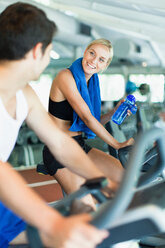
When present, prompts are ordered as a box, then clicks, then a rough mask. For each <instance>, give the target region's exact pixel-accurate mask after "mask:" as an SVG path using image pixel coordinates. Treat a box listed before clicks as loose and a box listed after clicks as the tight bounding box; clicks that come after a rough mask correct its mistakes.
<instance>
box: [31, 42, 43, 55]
mask: <svg viewBox="0 0 165 248" xmlns="http://www.w3.org/2000/svg"><path fill="white" fill-rule="evenodd" d="M42 56H43V52H42V43H41V42H39V43H37V44H36V45H35V47H33V58H34V59H41V58H42Z"/></svg>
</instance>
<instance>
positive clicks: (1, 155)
mask: <svg viewBox="0 0 165 248" xmlns="http://www.w3.org/2000/svg"><path fill="white" fill-rule="evenodd" d="M55 31H56V26H55V24H54V23H53V22H51V21H50V20H48V19H47V17H46V15H45V13H44V12H43V11H42V10H40V9H38V8H36V7H34V6H32V5H30V4H26V3H20V2H18V3H15V4H13V5H10V6H9V7H7V8H6V9H5V10H4V11H3V12H2V13H1V15H0V116H1V117H0V118H1V120H0V247H3V248H5V247H8V243H9V242H10V241H11V240H13V239H14V238H15V237H16V236H17V235H18V234H19V233H21V232H22V231H23V230H25V228H26V222H28V223H30V224H32V225H34V226H35V227H37V228H38V229H39V232H40V236H41V239H42V241H43V243H44V244H45V245H46V246H47V247H56V248H62V247H64V248H69V247H72V248H74V247H76V248H77V247H79V248H81V247H82V248H84V247H95V246H96V245H97V244H98V243H99V242H101V241H102V240H103V239H104V238H105V237H107V232H106V231H99V230H97V229H96V228H94V227H92V226H90V225H89V224H88V222H89V220H90V216H89V215H87V214H83V215H77V216H76V217H68V218H64V217H63V216H61V215H60V214H59V213H58V212H57V211H55V210H53V209H52V208H50V207H49V206H47V204H46V203H45V202H44V201H43V200H42V199H41V198H40V197H39V196H38V195H37V194H36V193H35V192H33V190H32V189H30V188H28V187H27V184H26V182H25V181H24V180H23V178H22V177H21V176H20V175H19V174H18V173H17V172H16V171H15V170H14V169H13V168H12V167H11V165H10V164H9V163H7V162H6V161H7V160H8V158H9V155H10V153H11V151H12V149H13V147H14V145H15V141H16V139H17V135H18V132H19V128H20V126H21V125H22V122H23V121H24V120H25V121H26V123H27V124H28V126H29V127H30V128H31V129H33V130H34V131H35V132H36V134H37V135H38V136H39V138H40V139H41V140H42V141H43V142H44V143H45V144H46V145H47V146H48V147H49V149H50V150H51V152H52V154H53V155H54V156H55V157H56V158H57V159H58V160H59V161H60V162H61V163H63V164H64V165H65V166H66V167H68V168H69V169H70V170H71V171H73V172H75V173H77V174H79V175H80V176H82V177H84V178H86V179H88V178H92V177H100V176H103V174H102V172H100V171H99V170H98V169H97V168H96V167H95V166H94V164H93V163H92V162H91V161H90V160H89V159H88V157H87V156H86V155H85V153H84V152H83V151H82V149H81V148H80V147H79V146H78V145H77V144H76V142H74V141H73V140H72V139H71V138H69V137H68V136H67V135H65V134H64V133H63V132H62V131H60V130H59V129H58V128H57V127H56V126H55V125H54V124H53V122H52V120H51V118H50V117H49V115H48V114H47V112H46V111H45V110H44V108H43V106H42V104H41V103H40V101H39V99H38V98H37V96H36V94H35V93H34V91H33V90H32V88H31V87H30V86H29V85H28V82H29V81H31V80H35V79H37V78H38V77H39V75H40V74H41V72H42V71H43V70H44V69H45V67H46V66H47V65H48V63H49V60H50V56H49V54H50V51H51V49H52V44H51V41H52V38H53V35H54V32H55ZM6 206H7V207H9V208H10V209H11V210H12V211H13V212H14V213H13V212H12V211H10V210H9V209H8V208H6ZM15 214H16V215H18V216H20V217H21V218H19V217H17V216H16V215H15ZM23 220H25V222H24V221H23Z"/></svg>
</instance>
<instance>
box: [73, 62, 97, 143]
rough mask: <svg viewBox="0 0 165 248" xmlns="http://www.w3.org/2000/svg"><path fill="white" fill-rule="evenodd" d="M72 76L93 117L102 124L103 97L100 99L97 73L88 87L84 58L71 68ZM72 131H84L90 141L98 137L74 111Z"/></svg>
mask: <svg viewBox="0 0 165 248" xmlns="http://www.w3.org/2000/svg"><path fill="white" fill-rule="evenodd" d="M69 70H70V71H71V72H72V75H73V77H74V79H75V82H76V85H77V88H78V91H79V92H80V94H81V96H82V98H83V99H84V101H85V102H86V104H87V105H88V107H89V109H90V111H91V113H92V115H93V116H94V117H95V118H96V119H97V120H98V121H99V122H100V115H101V97H100V86H99V78H98V75H97V73H95V74H93V75H92V77H91V78H90V80H89V84H88V87H87V82H86V78H85V74H84V70H83V67H82V58H79V59H77V60H76V61H74V62H73V64H72V65H71V66H70V67H69ZM69 130H70V131H73V132H75V131H82V132H84V133H85V135H86V137H87V138H88V139H92V138H94V137H95V136H96V134H95V133H93V132H92V130H90V129H89V128H88V127H87V126H86V125H85V123H84V122H83V121H82V120H81V118H80V117H79V116H78V115H77V113H76V112H75V111H74V110H73V124H72V126H71V127H70V129H69Z"/></svg>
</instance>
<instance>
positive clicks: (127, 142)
mask: <svg viewBox="0 0 165 248" xmlns="http://www.w3.org/2000/svg"><path fill="white" fill-rule="evenodd" d="M134 142H135V140H134V139H133V138H130V139H128V140H126V141H124V142H122V143H120V148H123V147H125V146H131V145H133V144H134Z"/></svg>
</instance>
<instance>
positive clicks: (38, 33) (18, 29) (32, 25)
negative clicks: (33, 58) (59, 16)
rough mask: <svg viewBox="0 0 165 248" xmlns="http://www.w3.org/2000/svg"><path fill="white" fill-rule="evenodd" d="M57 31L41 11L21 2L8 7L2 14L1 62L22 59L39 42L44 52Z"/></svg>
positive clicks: (0, 29)
mask: <svg viewBox="0 0 165 248" xmlns="http://www.w3.org/2000/svg"><path fill="white" fill-rule="evenodd" d="M56 31H57V27H56V25H55V23H54V22H52V21H50V20H49V19H48V18H47V16H46V14H45V13H44V11H42V10H41V9H39V8H37V7H35V6H33V5H31V4H28V3H21V2H17V3H14V4H12V5H10V6H8V7H7V8H6V9H5V10H4V11H3V12H2V13H1V14H0V60H19V59H22V58H24V56H25V54H26V53H27V52H28V51H30V50H31V49H32V48H33V47H34V46H35V45H36V44H37V43H39V42H41V43H42V51H43V52H44V51H45V48H46V47H47V46H48V45H49V44H50V43H51V42H52V39H53V35H54V33H55V32H56Z"/></svg>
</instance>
